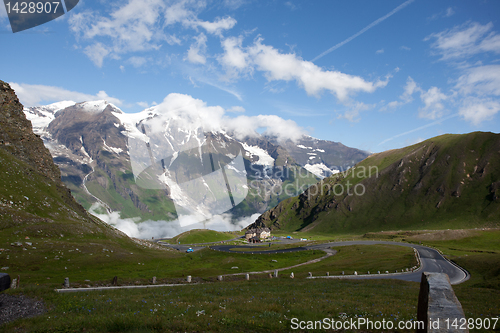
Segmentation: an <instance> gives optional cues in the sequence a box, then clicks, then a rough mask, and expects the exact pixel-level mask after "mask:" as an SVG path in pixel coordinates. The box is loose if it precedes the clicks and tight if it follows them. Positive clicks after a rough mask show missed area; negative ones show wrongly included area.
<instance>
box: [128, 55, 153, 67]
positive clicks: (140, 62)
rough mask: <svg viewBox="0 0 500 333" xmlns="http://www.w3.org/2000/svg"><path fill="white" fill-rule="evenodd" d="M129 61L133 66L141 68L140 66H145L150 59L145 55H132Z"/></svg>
mask: <svg viewBox="0 0 500 333" xmlns="http://www.w3.org/2000/svg"><path fill="white" fill-rule="evenodd" d="M127 62H128V63H129V64H131V65H132V66H134V67H135V68H139V67H142V66H144V64H146V63H147V62H148V60H147V59H146V58H144V57H136V56H134V57H130V58H129V59H128V60H127Z"/></svg>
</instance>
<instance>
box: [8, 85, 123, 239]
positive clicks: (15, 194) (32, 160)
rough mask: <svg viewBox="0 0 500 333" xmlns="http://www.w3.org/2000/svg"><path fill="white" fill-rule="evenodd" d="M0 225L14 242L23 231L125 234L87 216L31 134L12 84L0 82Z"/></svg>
mask: <svg viewBox="0 0 500 333" xmlns="http://www.w3.org/2000/svg"><path fill="white" fill-rule="evenodd" d="M0 173H1V174H2V177H0V229H1V230H2V235H3V237H7V238H8V239H12V240H14V239H15V240H18V236H16V234H18V233H19V230H20V228H22V230H23V233H25V234H30V235H31V234H33V235H36V234H40V233H44V234H47V235H48V234H49V233H50V234H57V233H60V232H61V231H64V233H65V234H66V235H71V236H75V237H85V235H89V234H93V233H98V234H102V235H107V236H108V237H114V238H116V237H118V238H122V237H124V235H123V234H121V233H120V232H118V231H116V230H115V229H114V228H111V227H109V226H107V225H105V224H103V223H102V222H101V221H99V220H97V219H95V218H93V217H92V216H90V215H89V214H88V213H87V211H86V210H85V209H84V208H83V207H82V206H81V205H80V204H78V203H77V202H76V201H75V199H74V198H73V196H72V195H71V192H70V190H69V189H68V188H66V187H65V186H64V184H63V182H62V181H61V175H60V171H59V169H58V167H57V166H56V165H55V164H54V163H53V160H52V157H51V155H50V152H49V150H48V149H47V148H46V147H45V146H44V144H43V141H42V139H40V137H39V136H38V135H36V134H34V133H33V131H32V129H31V123H30V121H28V120H27V119H26V117H25V115H24V112H23V106H22V105H21V104H20V103H19V100H18V98H17V96H16V95H15V93H14V91H13V90H12V89H11V88H10V86H9V85H8V84H7V83H5V82H3V81H0Z"/></svg>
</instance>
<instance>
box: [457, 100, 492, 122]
mask: <svg viewBox="0 0 500 333" xmlns="http://www.w3.org/2000/svg"><path fill="white" fill-rule="evenodd" d="M499 111H500V102H498V101H496V100H491V99H484V98H475V97H471V98H466V99H465V100H464V102H463V104H462V107H461V108H460V110H459V114H460V115H461V116H462V117H463V118H464V119H465V120H467V121H470V122H471V123H473V124H474V125H479V124H480V123H482V122H483V121H486V120H490V119H492V118H493V116H494V115H496V114H497V113H498V112H499Z"/></svg>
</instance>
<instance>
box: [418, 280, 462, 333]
mask: <svg viewBox="0 0 500 333" xmlns="http://www.w3.org/2000/svg"><path fill="white" fill-rule="evenodd" d="M464 319H465V315H464V310H463V309H462V304H460V302H459V301H458V298H457V296H455V292H454V291H453V288H452V287H451V284H450V279H449V277H448V275H446V274H445V273H428V272H424V273H422V279H421V281H420V293H419V295H418V310H417V320H418V321H423V322H424V323H425V327H424V328H423V329H417V332H418V333H420V332H425V333H427V332H429V333H431V332H432V333H438V332H440V333H441V332H456V333H458V332H460V333H464V332H469V330H468V329H467V328H465V329H460V328H461V327H460V326H462V325H461V324H462V323H463V320H464ZM455 320H456V321H455ZM453 323H455V324H456V325H453ZM466 326H467V325H465V327H466Z"/></svg>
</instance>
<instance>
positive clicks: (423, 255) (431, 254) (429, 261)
mask: <svg viewBox="0 0 500 333" xmlns="http://www.w3.org/2000/svg"><path fill="white" fill-rule="evenodd" d="M374 244H387V245H399V246H407V247H412V248H414V249H416V250H417V251H418V254H419V256H420V262H421V266H420V268H419V269H418V270H416V271H413V272H408V273H406V272H405V273H395V274H371V275H344V276H342V277H341V278H349V279H398V280H404V281H414V282H420V278H421V277H422V272H430V273H446V274H448V276H449V278H450V282H451V284H459V283H462V282H464V281H466V280H468V279H469V277H470V276H469V274H468V273H467V271H465V270H464V269H462V268H461V267H459V266H457V265H455V264H453V263H451V262H450V261H448V260H446V259H445V258H444V257H443V256H442V255H441V254H440V253H439V252H438V251H436V250H434V249H431V248H429V247H426V246H422V245H415V244H408V243H399V242H385V241H347V242H333V243H323V244H317V245H310V246H301V247H296V248H290V249H281V250H272V249H271V250H267V251H265V250H256V251H251V252H249V251H237V250H231V249H234V248H245V249H248V248H256V247H250V246H241V245H240V246H236V245H216V246H210V248H211V249H213V250H217V251H223V252H232V253H247V254H249V253H253V254H265V253H290V252H297V251H306V250H324V249H327V248H330V247H332V246H348V245H374ZM259 248H260V246H259ZM263 248H264V247H263ZM266 249H269V248H267V247H266ZM322 278H339V276H330V277H326V276H323V277H322Z"/></svg>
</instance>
